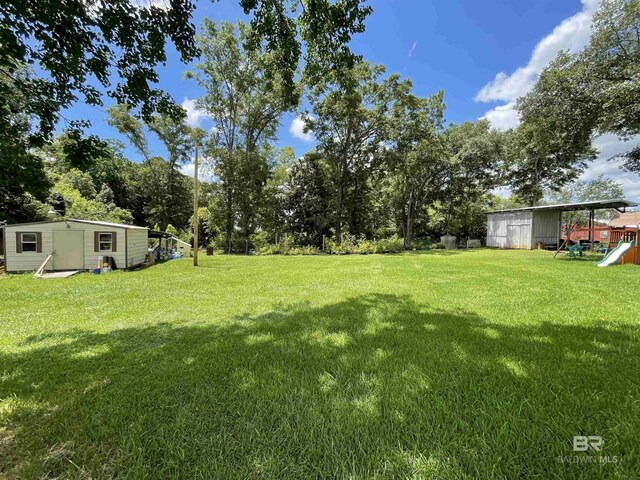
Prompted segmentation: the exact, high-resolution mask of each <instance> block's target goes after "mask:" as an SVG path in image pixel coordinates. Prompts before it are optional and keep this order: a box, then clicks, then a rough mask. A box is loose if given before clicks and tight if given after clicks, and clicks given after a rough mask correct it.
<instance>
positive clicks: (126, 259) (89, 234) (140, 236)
mask: <svg viewBox="0 0 640 480" xmlns="http://www.w3.org/2000/svg"><path fill="white" fill-rule="evenodd" d="M1 228H2V229H3V230H4V258H5V270H6V271H7V272H29V271H34V270H37V269H38V268H40V266H41V265H42V263H43V262H44V261H45V260H46V258H47V257H48V256H49V255H50V254H53V255H52V257H51V260H50V261H49V262H48V263H47V265H46V266H45V268H44V270H45V271H60V270H88V269H90V268H93V267H96V266H97V265H98V259H99V257H102V256H109V257H112V258H113V259H114V261H115V264H116V266H117V267H118V268H132V267H135V266H138V265H140V264H142V263H143V262H144V261H145V255H146V253H147V243H148V229H147V228H146V227H136V226H134V225H124V224H120V223H110V222H98V221H92V220H76V219H73V218H67V219H66V220H58V221H45V222H32V223H21V224H13V225H4V226H2V227H1Z"/></svg>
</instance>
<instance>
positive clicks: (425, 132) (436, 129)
mask: <svg viewBox="0 0 640 480" xmlns="http://www.w3.org/2000/svg"><path fill="white" fill-rule="evenodd" d="M411 88H412V85H411V83H410V82H404V83H403V84H402V85H401V94H400V95H398V97H399V98H398V101H396V102H395V103H394V105H393V106H392V108H391V114H390V118H389V123H390V133H391V134H390V136H389V137H390V140H391V148H390V151H389V155H388V159H389V171H390V174H391V175H390V177H389V182H390V188H389V191H390V192H391V196H392V199H393V203H394V205H395V206H396V211H397V212H398V217H399V220H400V226H401V231H402V234H403V237H404V246H405V248H410V247H411V240H412V237H413V231H414V224H415V220H416V215H417V214H418V212H419V210H420V209H421V208H422V207H423V205H424V204H425V202H427V201H428V200H429V197H430V196H431V197H432V198H431V200H433V196H434V194H435V192H436V191H439V190H441V189H442V188H444V184H445V181H446V172H447V156H446V150H445V148H446V145H445V142H444V138H443V137H442V135H441V128H442V117H443V114H444V109H445V105H444V103H443V97H444V92H442V91H441V92H439V93H438V94H436V95H434V96H433V97H430V98H420V97H417V96H415V95H413V94H411V93H410V90H411Z"/></svg>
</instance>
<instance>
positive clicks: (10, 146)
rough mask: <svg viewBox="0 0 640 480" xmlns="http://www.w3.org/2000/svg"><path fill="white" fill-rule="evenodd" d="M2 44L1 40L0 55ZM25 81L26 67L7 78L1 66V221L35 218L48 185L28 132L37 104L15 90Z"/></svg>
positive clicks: (19, 220) (42, 166) (39, 157)
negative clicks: (38, 204) (35, 209)
mask: <svg viewBox="0 0 640 480" xmlns="http://www.w3.org/2000/svg"><path fill="white" fill-rule="evenodd" d="M0 8H1V7H0ZM3 25H4V24H3ZM2 30H4V27H2ZM2 30H0V31H2ZM0 35H1V33H0ZM0 38H1V37H0ZM1 45H2V41H1V40H0V54H1V52H2V48H3V47H2V46H1ZM28 78H29V76H28V72H27V70H26V69H25V68H16V69H15V70H14V71H13V75H12V76H7V75H4V72H3V70H2V68H1V66H0V222H2V221H10V222H24V221H29V220H31V219H32V218H34V216H33V215H34V211H33V209H32V208H31V207H32V205H33V201H34V200H35V201H43V200H45V198H46V197H47V194H48V190H49V188H50V186H51V184H50V182H49V180H48V178H47V176H46V174H45V164H44V162H43V159H42V156H41V155H38V154H37V153H36V152H34V151H33V149H32V148H31V147H32V146H33V145H34V144H36V143H37V142H35V140H34V139H33V138H32V131H31V117H32V116H33V115H35V114H36V113H37V112H38V106H37V105H35V103H37V102H36V101H35V99H34V98H33V96H31V95H27V94H25V92H21V91H20V90H19V89H18V88H17V84H18V83H20V82H21V81H27V80H28Z"/></svg>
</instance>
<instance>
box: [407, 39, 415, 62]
mask: <svg viewBox="0 0 640 480" xmlns="http://www.w3.org/2000/svg"><path fill="white" fill-rule="evenodd" d="M416 48H418V40H416V41H415V42H413V45H411V48H410V49H409V53H407V56H408V57H409V58H411V57H413V54H414V53H416Z"/></svg>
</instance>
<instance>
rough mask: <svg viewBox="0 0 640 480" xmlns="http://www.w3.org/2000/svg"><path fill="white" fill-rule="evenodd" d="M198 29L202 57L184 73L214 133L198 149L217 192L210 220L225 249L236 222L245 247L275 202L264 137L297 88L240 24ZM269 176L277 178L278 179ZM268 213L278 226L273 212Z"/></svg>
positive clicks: (273, 129) (208, 23)
mask: <svg viewBox="0 0 640 480" xmlns="http://www.w3.org/2000/svg"><path fill="white" fill-rule="evenodd" d="M202 32H203V33H202V34H201V35H200V36H199V37H198V46H199V47H200V49H201V50H202V60H201V62H200V63H198V64H197V65H196V66H195V68H194V70H193V71H190V72H188V73H187V76H188V77H190V78H193V79H195V80H196V82H197V83H198V84H199V85H200V86H202V87H203V88H204V90H205V94H204V96H203V97H202V98H201V99H199V100H198V106H199V107H200V108H201V109H202V110H203V111H204V112H206V113H207V114H209V115H210V116H211V118H212V119H213V121H214V132H215V134H213V135H211V137H210V138H209V140H208V142H207V144H206V148H205V153H206V156H207V158H209V159H211V161H212V165H210V166H211V167H212V168H213V172H214V173H215V175H216V176H217V178H218V179H219V183H220V187H221V188H219V189H217V190H215V191H214V195H215V196H216V197H218V198H216V199H212V202H213V204H212V205H210V207H211V209H214V208H215V209H216V210H218V211H220V212H221V213H220V218H219V220H220V222H219V223H218V224H216V227H217V229H219V230H220V231H222V232H224V235H225V238H226V243H227V247H226V250H227V251H228V252H231V251H232V250H233V249H234V248H233V242H234V240H233V237H234V236H235V235H236V229H239V230H240V231H241V235H242V237H243V238H244V239H245V240H244V243H245V249H244V251H245V253H247V252H248V248H249V242H248V239H249V238H250V237H251V235H252V234H253V233H254V232H255V231H256V229H257V224H258V221H259V217H260V213H261V212H262V213H264V212H265V211H266V208H265V205H269V204H271V206H277V204H278V203H281V202H280V201H279V200H277V198H276V192H275V191H274V189H275V188H277V186H275V185H274V184H273V183H272V184H269V183H268V182H269V180H270V178H271V177H272V176H273V174H274V172H275V170H274V168H275V166H274V165H271V164H270V158H269V157H270V155H271V154H272V153H273V152H272V149H271V147H270V146H269V145H268V143H269V141H272V140H273V139H274V138H275V133H276V129H277V128H278V126H279V120H280V116H281V115H282V113H284V112H285V111H287V110H288V109H289V108H291V107H292V106H293V105H296V104H297V102H298V99H297V96H298V95H299V93H300V90H299V87H298V86H295V88H294V91H293V92H292V91H290V89H289V88H288V86H287V84H286V81H285V80H284V79H283V78H282V77H281V76H279V75H274V74H273V72H274V68H275V64H274V62H277V61H278V58H277V55H274V54H272V53H270V52H269V51H268V49H267V46H266V45H253V46H250V45H249V44H250V43H251V39H252V32H251V31H250V29H249V27H248V26H247V25H245V24H243V23H241V22H239V23H238V24H237V25H233V24H231V23H228V22H224V23H221V24H219V25H218V24H215V23H214V22H212V21H211V20H208V19H207V20H205V21H204V23H203V25H202ZM258 47H259V48H258ZM291 95H293V96H294V97H295V98H294V99H292V98H291ZM292 101H294V103H293V104H292V103H291V102H292ZM274 182H275V183H276V185H277V183H278V180H274ZM269 194H270V195H269ZM214 204H215V205H214ZM266 217H268V215H264V218H265V219H266ZM268 220H270V221H271V222H272V225H271V226H272V228H274V229H277V228H278V224H279V223H280V218H278V217H273V216H272V217H271V218H269V219H268Z"/></svg>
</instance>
